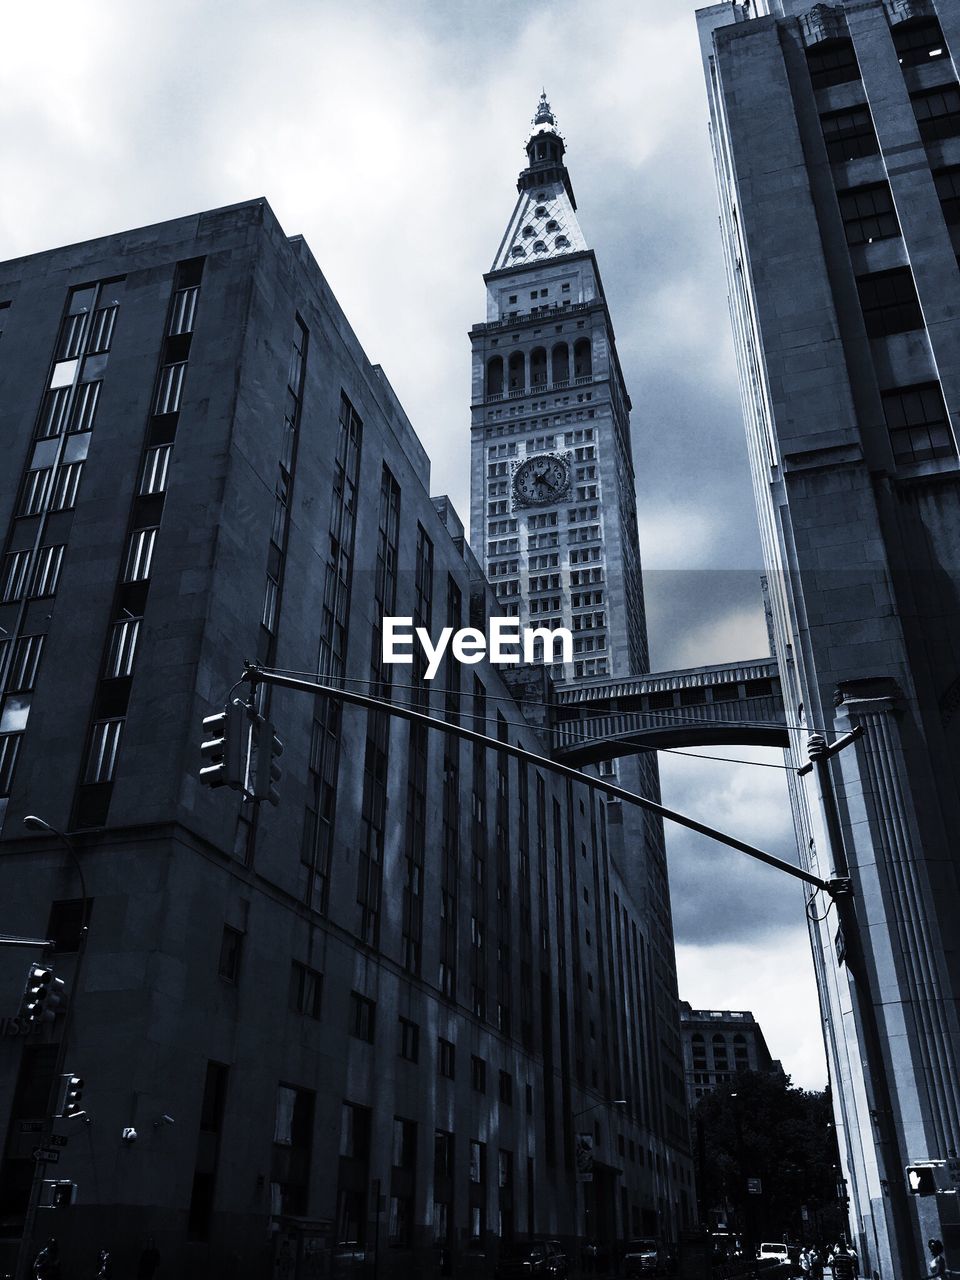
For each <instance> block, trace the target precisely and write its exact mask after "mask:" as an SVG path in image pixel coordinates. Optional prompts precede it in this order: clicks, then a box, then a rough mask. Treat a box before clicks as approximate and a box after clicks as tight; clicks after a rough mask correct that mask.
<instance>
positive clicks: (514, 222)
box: [491, 91, 587, 271]
mask: <svg viewBox="0 0 960 1280" xmlns="http://www.w3.org/2000/svg"><path fill="white" fill-rule="evenodd" d="M531 126H532V127H531V130H530V134H529V136H528V138H527V144H526V150H527V160H528V164H527V167H526V168H525V169H523V170H522V171H521V173H520V177H519V178H518V179H517V190H518V191H519V192H520V198H519V199H518V201H517V203H516V207H515V208H514V210H513V213H512V215H511V217H510V221H509V223H508V224H507V230H506V233H505V234H504V237H503V239H502V240H501V242H500V248H499V249H498V250H497V255H496V257H495V258H494V260H493V266H492V267H491V270H492V271H503V270H507V269H509V268H515V267H523V266H527V265H530V264H535V263H537V262H541V261H542V260H544V259H546V258H561V257H563V256H564V254H568V253H579V252H581V251H582V250H584V249H586V248H587V242H586V240H585V239H584V237H583V232H582V231H581V230H580V223H579V222H578V221H577V212H576V211H577V202H576V200H575V199H574V196H573V186H572V185H571V182H570V175H569V174H568V173H567V166H566V165H565V164H564V163H563V156H564V152H565V151H566V146H565V145H564V141H563V135H562V134H561V133H560V130H559V129H558V128H557V118H556V116H555V115H554V113H553V110H552V108H551V106H550V103H549V102H548V101H547V95H546V92H545V91H544V92H543V93H541V95H540V101H539V103H538V104H537V110H536V114H535V115H534V117H533V120H532V121H531Z"/></svg>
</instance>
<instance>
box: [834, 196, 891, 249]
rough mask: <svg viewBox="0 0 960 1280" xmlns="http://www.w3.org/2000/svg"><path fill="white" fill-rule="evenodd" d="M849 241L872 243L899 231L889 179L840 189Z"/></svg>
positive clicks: (841, 204)
mask: <svg viewBox="0 0 960 1280" xmlns="http://www.w3.org/2000/svg"><path fill="white" fill-rule="evenodd" d="M837 199H838V200H839V201H840V214H841V216H842V218H843V229H844V231H845V232H846V236H847V244H850V245H854V244H872V243H873V241H874V240H886V239H888V238H889V237H890V236H898V235H899V234H900V223H899V222H898V221H897V214H896V210H895V209H894V207H893V197H892V196H891V194H890V187H889V185H888V184H887V183H886V182H877V183H874V184H872V185H871V186H868V187H851V188H850V190H849V191H838V192H837Z"/></svg>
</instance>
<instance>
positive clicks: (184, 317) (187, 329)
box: [167, 285, 200, 338]
mask: <svg viewBox="0 0 960 1280" xmlns="http://www.w3.org/2000/svg"><path fill="white" fill-rule="evenodd" d="M199 296H200V286H199V285H192V286H191V287H190V288H189V289H178V290H177V292H176V293H175V294H174V295H173V307H172V308H171V311H170V328H169V330H168V331H167V332H168V336H169V337H171V338H176V337H178V336H179V335H180V334H181V333H192V332H193V322H194V319H195V317H196V314H197V298H198V297H199Z"/></svg>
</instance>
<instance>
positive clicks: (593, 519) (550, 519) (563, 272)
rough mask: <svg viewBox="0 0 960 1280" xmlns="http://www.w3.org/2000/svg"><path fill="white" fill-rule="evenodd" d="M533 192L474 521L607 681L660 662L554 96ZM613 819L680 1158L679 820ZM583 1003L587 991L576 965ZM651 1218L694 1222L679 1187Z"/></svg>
mask: <svg viewBox="0 0 960 1280" xmlns="http://www.w3.org/2000/svg"><path fill="white" fill-rule="evenodd" d="M526 153H527V165H526V167H525V168H524V169H523V170H522V171H521V172H520V175H519V178H518V180H517V190H518V197H517V201H516V204H515V206H514V209H513V213H512V214H511V216H510V219H509V222H508V223H507V228H506V231H505V232H504V236H503V239H502V241H501V242H500V246H499V248H498V249H497V252H496V256H495V258H494V261H493V265H492V267H491V269H490V271H488V272H487V273H486V274H485V276H484V283H485V285H486V292H487V316H486V320H484V321H483V322H482V323H480V324H475V325H474V326H473V327H472V329H471V332H470V340H471V344H472V348H473V366H472V400H471V413H472V424H471V432H472V440H471V498H470V505H471V529H472V536H473V541H474V546H475V548H476V551H477V554H478V557H479V558H480V560H481V562H482V564H483V565H484V568H485V569H486V572H487V576H488V578H489V580H490V582H491V584H492V585H493V587H494V590H495V591H496V593H497V602H498V605H499V608H500V610H501V611H502V612H503V613H507V614H513V615H516V616H518V617H519V619H520V621H521V623H522V624H523V625H532V626H542V627H547V628H553V627H558V626H564V627H568V628H569V629H570V630H571V631H572V633H573V663H572V665H569V666H568V667H567V668H566V669H564V668H561V667H556V666H555V667H554V668H553V670H552V672H551V675H552V676H553V677H555V678H557V679H558V680H562V681H565V682H566V687H567V688H568V689H572V688H574V687H576V686H577V685H580V686H592V688H593V692H594V693H598V692H602V690H600V688H599V686H601V685H603V683H604V679H605V678H607V679H610V678H612V679H613V681H615V680H616V678H617V677H621V678H622V677H627V676H631V675H640V674H642V673H644V672H646V671H647V670H648V669H649V661H648V653H647V635H646V619H645V615H644V604H643V584H642V580H641V571H640V548H639V542H638V536H637V507H636V493H635V477H634V467H633V448H632V442H631V436H630V416H629V415H630V407H631V406H630V397H629V395H628V393H627V389H626V385H625V383H624V378H623V372H622V370H621V367H620V361H619V359H618V356H617V348H616V341H615V339H614V332H613V322H612V320H611V317H610V310H609V307H608V305H607V300H606V296H605V294H604V290H603V284H602V282H601V279H600V270H599V266H598V264H597V259H596V255H595V254H594V252H593V250H592V249H590V248H589V247H588V246H587V242H586V239H585V237H584V235H583V232H582V230H581V228H580V224H579V222H578V219H577V212H576V210H577V204H576V200H575V198H574V194H573V184H572V182H571V180H570V175H569V172H568V171H567V167H566V164H565V163H564V154H565V144H564V140H563V138H562V136H561V134H560V131H559V129H558V127H557V120H556V117H555V115H554V113H553V111H552V109H551V107H550V104H549V103H548V101H547V98H546V94H545V93H544V94H542V95H541V98H540V101H539V104H538V105H537V110H536V113H535V116H534V118H533V121H532V128H531V132H530V134H529V136H528V138H527V141H526ZM602 767H603V768H604V770H605V771H606V772H608V773H615V774H617V776H618V777H619V780H620V781H621V783H622V784H623V785H624V786H625V787H626V788H627V789H629V790H632V791H634V792H639V793H641V794H643V795H645V796H648V797H650V798H652V799H657V800H658V799H659V798H660V782H659V774H658V770H657V764H656V756H655V754H654V753H652V752H650V751H647V752H640V753H639V754H635V755H630V754H627V755H625V756H624V757H623V758H622V759H620V760H617V761H610V762H607V763H606V764H604V765H603V766H602ZM605 815H606V826H605V835H606V839H607V845H608V848H609V850H610V856H611V859H612V861H613V862H614V863H615V865H616V866H617V867H618V869H619V871H620V874H621V875H622V876H623V878H624V881H625V884H626V885H627V886H628V887H629V893H630V898H631V901H632V903H633V904H634V909H636V910H638V911H639V913H640V916H641V920H642V924H641V928H640V932H639V935H638V938H637V943H638V945H639V946H640V947H641V949H642V951H643V953H644V956H645V959H646V963H647V965H648V973H649V987H648V991H647V1000H646V1002H645V1006H644V1010H643V1037H644V1041H645V1043H646V1044H647V1046H648V1051H649V1052H650V1053H651V1054H652V1058H651V1062H652V1063H653V1064H654V1065H653V1067H652V1070H651V1073H650V1076H649V1087H650V1089H651V1091H652V1092H651V1099H652V1105H653V1107H654V1112H655V1114H656V1116H657V1120H656V1124H657V1127H658V1128H659V1129H660V1130H661V1131H662V1133H663V1134H664V1136H665V1138H666V1141H667V1143H668V1144H669V1146H670V1148H671V1151H670V1154H669V1156H668V1157H666V1156H665V1159H668V1160H669V1162H670V1163H671V1165H673V1166H675V1167H677V1168H685V1167H686V1162H687V1159H688V1152H689V1139H688V1126H687V1116H686V1107H685V1093H684V1080H683V1077H684V1068H683V1056H682V1050H681V1045H680V1035H679V1012H678V995H677V975H676V957H675V951H674V939H673V924H672V916H671V911H670V890H669V884H668V878H667V864H666V853H665V847H664V836H663V824H662V823H661V822H660V821H659V820H658V819H655V818H653V817H651V815H649V814H646V813H642V812H641V811H640V810H638V809H637V808H635V807H634V806H631V805H622V804H620V803H619V802H617V801H612V802H609V803H608V804H607V805H606V806H605ZM573 999H574V1009H575V1011H576V1010H577V1009H578V1008H581V1009H582V1008H585V1007H586V1005H587V1004H588V1003H589V999H590V996H589V992H588V991H587V990H586V988H585V986H584V985H583V980H582V978H580V979H578V978H577V975H576V970H575V971H574V992H573ZM657 1212H658V1218H657V1220H656V1222H655V1221H654V1219H653V1218H649V1217H648V1218H645V1219H644V1222H645V1224H646V1225H644V1230H648V1229H651V1230H652V1229H654V1227H656V1229H658V1230H664V1229H665V1230H666V1231H668V1232H672V1231H673V1229H674V1228H675V1225H676V1224H678V1223H680V1222H681V1221H683V1220H684V1217H685V1212H684V1209H683V1202H682V1197H681V1198H678V1196H677V1194H676V1191H675V1192H674V1194H673V1196H672V1203H671V1197H670V1196H669V1195H668V1196H666V1197H665V1198H664V1199H663V1200H662V1201H661V1202H660V1203H659V1204H658V1210H657Z"/></svg>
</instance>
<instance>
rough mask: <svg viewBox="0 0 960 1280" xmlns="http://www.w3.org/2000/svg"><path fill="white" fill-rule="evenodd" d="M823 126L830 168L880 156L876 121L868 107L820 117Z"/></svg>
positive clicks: (853, 108) (851, 108)
mask: <svg viewBox="0 0 960 1280" xmlns="http://www.w3.org/2000/svg"><path fill="white" fill-rule="evenodd" d="M820 125H821V127H822V129H823V138H824V141H825V142H826V144H827V155H828V156H829V158H830V162H831V164H842V163H843V162H844V161H846V160H857V159H859V158H860V157H861V156H875V155H878V154H879V152H880V145H879V143H878V142H877V135H876V133H875V132H874V128H873V118H872V117H871V115H870V111H869V109H868V108H867V107H850V108H849V109H848V110H846V111H831V112H828V113H827V114H826V115H822V116H821V117H820Z"/></svg>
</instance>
